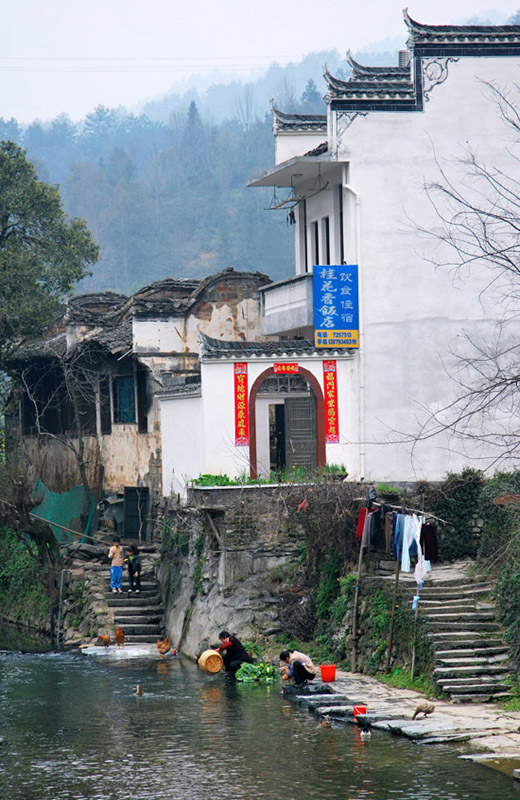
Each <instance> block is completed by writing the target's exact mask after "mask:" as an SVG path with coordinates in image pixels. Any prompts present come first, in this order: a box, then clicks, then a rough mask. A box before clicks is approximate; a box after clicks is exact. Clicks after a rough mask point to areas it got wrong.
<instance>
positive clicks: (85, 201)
mask: <svg viewBox="0 0 520 800" xmlns="http://www.w3.org/2000/svg"><path fill="white" fill-rule="evenodd" d="M395 58H396V56H395V55H392V54H389V53H385V54H381V53H379V54H377V55H374V56H373V57H372V58H370V57H368V60H372V61H373V62H375V61H381V60H383V61H385V60H386V62H387V63H389V62H390V63H393V62H394V61H395ZM325 61H327V62H328V64H329V66H330V68H331V69H334V71H335V72H336V74H341V75H345V69H346V68H345V62H343V63H342V62H341V61H340V59H339V56H338V54H337V53H335V52H332V53H319V54H313V55H312V56H308V57H307V58H306V59H304V60H303V61H302V62H301V63H299V64H297V65H295V64H292V65H291V64H289V65H287V66H286V67H280V66H279V65H276V64H273V65H272V66H271V67H270V68H269V70H268V71H267V73H266V74H265V75H263V76H261V77H260V78H258V79H257V80H256V81H253V82H251V83H248V84H243V83H242V84H239V83H237V82H236V81H235V82H233V81H232V82H230V83H229V84H220V85H216V84H213V85H211V86H208V87H207V88H206V89H205V90H204V91H201V90H200V88H199V90H198V91H197V88H196V87H194V86H192V87H191V88H189V89H187V90H186V91H185V92H184V94H182V95H181V94H179V93H176V92H173V93H172V94H170V95H168V96H167V97H165V98H162V99H158V100H155V101H150V102H149V103H147V104H146V105H145V106H144V107H143V111H142V112H141V113H130V112H128V111H126V110H125V109H124V108H105V107H103V106H98V107H97V108H95V109H94V110H93V111H92V112H90V113H89V114H87V116H86V117H85V119H84V120H82V121H81V122H79V123H74V122H72V121H71V120H70V119H69V118H68V117H67V116H65V115H61V116H60V117H57V118H56V119H54V120H52V121H50V122H45V123H44V122H41V121H39V120H35V121H33V122H32V123H31V124H30V125H28V126H21V125H20V124H18V122H17V121H16V120H15V119H10V120H4V119H1V118H0V141H2V140H3V141H12V142H15V143H17V144H18V145H20V146H21V147H23V148H24V149H25V150H26V152H27V156H28V158H29V159H30V160H31V161H32V162H33V164H34V165H35V168H36V171H37V174H38V177H39V178H40V180H42V181H45V182H48V183H51V184H56V185H57V186H58V187H59V190H60V194H61V197H62V201H63V205H64V209H65V211H66V212H67V213H68V214H69V215H70V216H72V217H80V218H83V219H84V220H85V221H86V223H87V226H88V229H89V230H90V231H91V233H92V236H93V238H94V240H95V242H96V243H97V244H98V245H99V249H100V260H99V262H98V263H97V264H96V265H95V266H94V267H93V268H92V275H91V276H90V277H87V278H84V279H83V280H82V281H81V282H80V283H79V284H78V286H77V291H78V292H90V291H101V290H107V289H110V290H114V291H118V292H123V293H127V294H128V293H132V292H134V291H136V290H137V289H138V288H140V287H141V286H143V285H146V284H147V283H151V282H152V281H155V280H159V279H162V278H165V277H194V278H202V277H205V276H206V275H209V274H212V273H215V272H218V271H220V270H222V269H225V268H226V267H234V268H236V269H240V270H252V271H256V270H259V271H261V272H264V273H266V274H268V275H270V276H271V278H272V279H273V280H280V279H282V278H284V277H288V276H289V275H290V274H291V273H292V270H293V234H292V231H291V230H290V227H289V224H288V219H287V212H285V211H283V210H281V211H267V210H266V208H267V207H268V206H269V203H270V200H271V196H272V191H271V190H270V189H247V188H246V185H245V183H246V180H247V178H249V177H251V176H253V175H255V174H257V173H259V172H261V171H262V170H264V169H266V168H268V167H270V166H272V164H273V163H274V141H273V135H272V118H271V114H270V113H269V98H270V97H274V98H275V103H276V104H277V105H278V107H280V108H282V109H283V110H286V111H292V112H300V113H305V112H307V113H323V114H324V113H325V105H324V103H323V100H322V97H321V95H322V90H323V81H322V79H321V77H320V75H319V74H318V73H319V72H321V66H319V65H321V64H323V63H324V62H325Z"/></svg>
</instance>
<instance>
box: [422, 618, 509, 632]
mask: <svg viewBox="0 0 520 800" xmlns="http://www.w3.org/2000/svg"><path fill="white" fill-rule="evenodd" d="M458 620H459V618H458V617H456V618H455V619H438V618H437V619H436V618H433V619H432V618H431V617H427V621H428V623H429V626H430V628H432V627H435V631H436V633H439V632H449V631H461V632H467V631H468V629H469V630H470V631H471V632H472V633H475V634H479V633H482V632H484V633H489V632H491V631H492V632H493V633H494V634H495V635H496V631H499V630H500V625H499V624H498V622H491V621H490V622H486V621H485V620H483V621H479V622H472V621H471V620H461V621H458Z"/></svg>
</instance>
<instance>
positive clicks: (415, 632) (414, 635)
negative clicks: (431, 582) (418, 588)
mask: <svg viewBox="0 0 520 800" xmlns="http://www.w3.org/2000/svg"><path fill="white" fill-rule="evenodd" d="M418 614H419V598H417V604H416V606H415V617H414V621H413V649H412V669H411V673H410V679H411V680H412V681H413V679H414V677H415V650H416V646H417V615H418Z"/></svg>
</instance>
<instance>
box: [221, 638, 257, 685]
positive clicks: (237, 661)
mask: <svg viewBox="0 0 520 800" xmlns="http://www.w3.org/2000/svg"><path fill="white" fill-rule="evenodd" d="M218 638H219V639H220V641H221V642H222V644H221V645H220V647H216V648H215V649H216V651H217V653H222V658H223V660H224V669H225V670H226V672H228V673H229V674H230V675H235V673H236V672H237V671H238V670H239V669H240V667H241V666H242V664H243V663H244V662H246V663H247V664H250V663H251V657H250V656H249V654H248V653H247V651H246V649H245V647H244V645H243V644H242V642H241V641H240V640H239V639H237V637H236V636H232V635H231V634H230V633H228V631H220V633H219V635H218Z"/></svg>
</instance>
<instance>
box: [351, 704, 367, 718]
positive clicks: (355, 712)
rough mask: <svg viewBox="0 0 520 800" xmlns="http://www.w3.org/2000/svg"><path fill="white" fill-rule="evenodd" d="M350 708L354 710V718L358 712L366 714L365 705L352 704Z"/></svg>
mask: <svg viewBox="0 0 520 800" xmlns="http://www.w3.org/2000/svg"><path fill="white" fill-rule="evenodd" d="M352 710H353V712H354V719H356V718H357V715H358V714H366V713H367V707H366V706H354V707H353V709H352Z"/></svg>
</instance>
